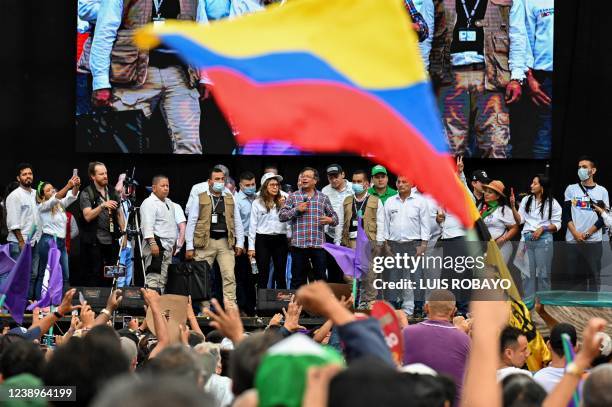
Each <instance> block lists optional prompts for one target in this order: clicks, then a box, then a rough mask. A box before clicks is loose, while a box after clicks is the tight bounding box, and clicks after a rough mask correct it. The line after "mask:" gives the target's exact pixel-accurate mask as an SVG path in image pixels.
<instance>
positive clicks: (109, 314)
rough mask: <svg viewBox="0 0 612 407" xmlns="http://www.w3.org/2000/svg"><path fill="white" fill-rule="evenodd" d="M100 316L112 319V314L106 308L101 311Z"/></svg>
mask: <svg viewBox="0 0 612 407" xmlns="http://www.w3.org/2000/svg"><path fill="white" fill-rule="evenodd" d="M100 314H104V315H106V316H107V317H108V318H109V319H110V318H111V317H112V314H111V312H110V311H109V310H107V309H106V308H103V309H102V311H100Z"/></svg>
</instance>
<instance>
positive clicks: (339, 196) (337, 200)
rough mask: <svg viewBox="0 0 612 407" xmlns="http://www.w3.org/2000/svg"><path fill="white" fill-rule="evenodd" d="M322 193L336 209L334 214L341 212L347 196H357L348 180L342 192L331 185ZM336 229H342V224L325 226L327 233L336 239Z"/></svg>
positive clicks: (345, 181) (325, 187) (324, 188)
mask: <svg viewBox="0 0 612 407" xmlns="http://www.w3.org/2000/svg"><path fill="white" fill-rule="evenodd" d="M321 192H323V193H324V194H325V195H327V197H328V198H329V201H330V202H331V205H332V208H334V212H336V213H338V211H340V208H341V207H342V205H343V204H344V199H345V198H346V197H347V196H350V195H355V193H354V192H353V183H352V182H350V181H347V180H344V188H342V190H340V191H338V190H337V189H334V188H332V186H331V185H326V186H324V187H323V189H322V190H321ZM336 229H342V224H341V223H338V226H329V225H328V226H325V233H326V234H327V235H328V236H330V237H333V238H334V239H335V238H336Z"/></svg>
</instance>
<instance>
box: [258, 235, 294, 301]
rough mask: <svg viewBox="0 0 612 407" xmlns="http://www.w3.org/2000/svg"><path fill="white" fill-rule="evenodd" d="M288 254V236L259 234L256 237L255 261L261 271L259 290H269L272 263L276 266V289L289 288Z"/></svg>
mask: <svg viewBox="0 0 612 407" xmlns="http://www.w3.org/2000/svg"><path fill="white" fill-rule="evenodd" d="M288 253H289V245H288V243H287V235H261V234H259V233H258V234H257V235H256V236H255V260H256V261H257V269H258V270H259V274H257V288H268V280H269V278H270V262H272V263H273V264H274V276H273V278H274V283H275V284H276V288H277V289H284V288H287V280H286V278H285V271H286V269H287V254H288ZM272 288H274V287H272Z"/></svg>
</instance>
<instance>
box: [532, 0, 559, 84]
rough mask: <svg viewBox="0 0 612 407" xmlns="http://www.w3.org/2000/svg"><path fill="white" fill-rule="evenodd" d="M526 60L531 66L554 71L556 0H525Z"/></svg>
mask: <svg viewBox="0 0 612 407" xmlns="http://www.w3.org/2000/svg"><path fill="white" fill-rule="evenodd" d="M525 17H526V19H525V25H526V27H527V52H526V60H527V66H528V67H529V68H533V69H537V70H540V71H548V72H552V70H553V43H554V32H555V1H554V0H525Z"/></svg>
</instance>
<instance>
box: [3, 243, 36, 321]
mask: <svg viewBox="0 0 612 407" xmlns="http://www.w3.org/2000/svg"><path fill="white" fill-rule="evenodd" d="M31 274H32V245H30V241H29V240H28V241H27V242H26V244H25V245H24V246H23V250H22V251H21V254H20V255H19V258H18V259H17V262H16V263H15V265H14V266H13V269H12V270H11V271H10V272H9V275H8V277H7V278H6V280H4V283H3V284H2V287H0V305H1V304H4V306H5V307H6V308H7V309H8V310H9V312H10V313H11V316H12V317H13V319H14V320H15V322H17V323H18V324H21V323H22V322H23V312H24V311H25V309H26V305H27V302H28V288H29V286H30V275H31Z"/></svg>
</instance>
